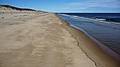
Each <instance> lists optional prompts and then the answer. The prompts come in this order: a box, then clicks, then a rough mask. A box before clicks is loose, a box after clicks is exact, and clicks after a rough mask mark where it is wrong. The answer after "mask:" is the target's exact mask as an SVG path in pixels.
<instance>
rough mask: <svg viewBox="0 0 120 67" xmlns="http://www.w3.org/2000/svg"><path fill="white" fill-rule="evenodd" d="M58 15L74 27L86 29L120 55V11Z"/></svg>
mask: <svg viewBox="0 0 120 67" xmlns="http://www.w3.org/2000/svg"><path fill="white" fill-rule="evenodd" d="M58 15H59V16H60V17H61V18H62V19H63V20H66V21H68V23H69V24H70V25H71V26H73V27H74V28H77V29H80V30H81V29H82V30H84V31H85V32H86V33H87V34H89V35H90V36H92V37H93V38H95V39H96V40H98V41H99V42H101V43H102V44H104V45H105V46H107V47H108V48H110V49H111V50H113V51H114V52H116V53H117V54H119V55H120V13H62V14H58ZM98 19H105V20H98ZM106 19H110V20H106ZM116 19H117V20H116Z"/></svg>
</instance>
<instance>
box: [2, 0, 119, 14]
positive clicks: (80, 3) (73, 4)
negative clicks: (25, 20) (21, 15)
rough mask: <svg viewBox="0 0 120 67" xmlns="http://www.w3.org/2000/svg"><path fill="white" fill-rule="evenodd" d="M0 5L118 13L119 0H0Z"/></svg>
mask: <svg viewBox="0 0 120 67" xmlns="http://www.w3.org/2000/svg"><path fill="white" fill-rule="evenodd" d="M0 4H2V5H3V4H8V5H13V6H17V7H25V8H33V9H37V10H42V11H48V12H64V13H66V12H72V13H120V6H119V5H120V0H0Z"/></svg>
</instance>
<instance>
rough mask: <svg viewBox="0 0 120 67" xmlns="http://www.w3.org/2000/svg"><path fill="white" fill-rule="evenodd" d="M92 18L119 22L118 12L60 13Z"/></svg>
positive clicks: (119, 14)
mask: <svg viewBox="0 0 120 67" xmlns="http://www.w3.org/2000/svg"><path fill="white" fill-rule="evenodd" d="M62 14H68V15H75V16H81V17H87V18H93V19H96V18H97V19H105V20H106V21H109V22H120V13H62Z"/></svg>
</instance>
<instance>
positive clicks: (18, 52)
mask: <svg viewBox="0 0 120 67" xmlns="http://www.w3.org/2000/svg"><path fill="white" fill-rule="evenodd" d="M3 9H4V10H3ZM0 10H1V11H0V67H119V62H118V61H117V60H115V59H114V58H112V57H110V56H109V55H107V54H106V53H104V52H103V51H102V50H101V49H100V48H99V47H98V46H97V45H96V43H95V42H94V41H92V40H91V39H90V38H89V37H88V36H86V35H85V34H84V33H83V32H82V31H78V30H76V29H74V28H72V27H70V26H69V25H68V24H66V23H64V21H63V20H61V19H60V18H59V17H58V16H56V15H55V14H53V13H44V12H35V11H17V10H11V9H8V8H1V9H0Z"/></svg>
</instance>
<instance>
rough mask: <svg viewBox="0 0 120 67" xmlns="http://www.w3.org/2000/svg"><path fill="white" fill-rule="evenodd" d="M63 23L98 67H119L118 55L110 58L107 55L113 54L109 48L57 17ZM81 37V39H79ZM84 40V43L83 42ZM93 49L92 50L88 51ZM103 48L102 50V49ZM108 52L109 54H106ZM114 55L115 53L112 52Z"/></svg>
mask: <svg viewBox="0 0 120 67" xmlns="http://www.w3.org/2000/svg"><path fill="white" fill-rule="evenodd" d="M56 16H57V17H58V18H59V19H60V20H61V22H63V27H64V28H65V29H67V30H68V31H69V32H70V34H71V35H72V37H74V38H75V39H76V40H77V41H78V43H79V45H78V46H79V48H80V49H82V50H83V52H84V53H85V54H86V55H87V56H88V57H89V58H90V59H91V60H92V61H93V62H95V64H96V67H118V66H119V63H120V61H119V57H118V56H116V55H113V56H110V55H109V54H107V53H111V51H108V48H106V47H104V46H100V43H99V42H97V40H94V39H93V38H92V37H89V35H88V34H86V33H85V32H84V31H83V30H78V29H75V28H73V27H71V26H70V25H69V23H66V22H67V21H65V20H63V19H61V18H60V17H59V16H58V15H56ZM78 36H79V37H78ZM81 40H82V41H81ZM86 48H91V49H86ZM101 48H102V49H101ZM105 50H107V52H105ZM112 54H114V52H112Z"/></svg>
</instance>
